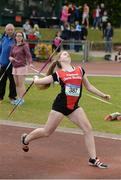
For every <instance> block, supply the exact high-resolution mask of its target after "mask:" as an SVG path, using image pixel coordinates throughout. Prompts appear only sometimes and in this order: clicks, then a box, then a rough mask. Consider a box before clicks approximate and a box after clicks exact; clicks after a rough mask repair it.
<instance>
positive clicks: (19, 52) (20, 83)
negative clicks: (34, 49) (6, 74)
mask: <svg viewBox="0 0 121 180" xmlns="http://www.w3.org/2000/svg"><path fill="white" fill-rule="evenodd" d="M9 59H10V61H11V62H12V65H13V70H12V74H13V76H14V80H15V84H16V91H17V96H18V99H16V100H15V101H14V102H13V104H14V105H16V104H18V102H19V105H22V104H23V103H24V99H23V98H22V96H23V94H24V92H25V90H26V89H25V84H24V83H25V82H24V81H25V76H26V75H27V74H28V65H30V66H32V56H31V53H30V49H29V45H28V43H27V42H25V41H24V36H23V33H22V32H19V31H18V32H16V35H15V44H14V46H13V47H12V48H11V52H10V57H9Z"/></svg>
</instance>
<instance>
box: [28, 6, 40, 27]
mask: <svg viewBox="0 0 121 180" xmlns="http://www.w3.org/2000/svg"><path fill="white" fill-rule="evenodd" d="M38 17H39V15H38V12H37V11H36V10H35V9H33V10H32V13H31V15H30V19H31V20H32V25H34V24H38V23H39V19H38Z"/></svg>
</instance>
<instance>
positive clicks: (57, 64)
mask: <svg viewBox="0 0 121 180" xmlns="http://www.w3.org/2000/svg"><path fill="white" fill-rule="evenodd" d="M59 56H60V53H59V54H58V55H56V56H55V57H54V58H53V60H52V63H51V64H50V67H49V68H48V70H47V73H46V76H49V75H51V74H53V72H54V70H55V68H56V67H58V68H60V69H61V68H62V66H61V64H60V62H59V61H58V59H59ZM37 87H38V88H39V89H40V90H41V89H47V88H49V87H50V83H49V84H43V85H37Z"/></svg>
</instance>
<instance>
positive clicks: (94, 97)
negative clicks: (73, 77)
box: [86, 94, 112, 105]
mask: <svg viewBox="0 0 121 180" xmlns="http://www.w3.org/2000/svg"><path fill="white" fill-rule="evenodd" d="M86 95H87V96H89V97H91V98H93V99H96V100H98V101H101V102H103V103H106V104H110V105H112V103H111V102H108V101H105V100H104V99H100V98H98V97H96V96H92V95H90V94H86Z"/></svg>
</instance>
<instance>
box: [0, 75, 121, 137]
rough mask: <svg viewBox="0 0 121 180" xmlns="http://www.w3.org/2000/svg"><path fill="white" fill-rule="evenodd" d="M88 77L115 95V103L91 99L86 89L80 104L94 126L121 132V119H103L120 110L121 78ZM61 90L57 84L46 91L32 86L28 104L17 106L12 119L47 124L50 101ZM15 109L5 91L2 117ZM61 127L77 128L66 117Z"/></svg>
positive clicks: (94, 127) (113, 99) (1, 108)
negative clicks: (110, 103) (118, 120)
mask: <svg viewBox="0 0 121 180" xmlns="http://www.w3.org/2000/svg"><path fill="white" fill-rule="evenodd" d="M89 80H90V81H91V82H92V84H93V85H95V86H96V87H97V88H98V89H100V90H102V91H104V92H105V93H108V94H110V95H111V96H112V100H111V102H112V104H113V105H107V104H105V103H102V102H100V101H97V100H95V99H92V98H90V97H88V96H87V95H86V93H87V92H86V91H85V89H83V96H82V98H81V100H80V103H79V104H80V105H81V106H82V107H83V108H84V110H85V112H86V113H87V116H88V118H89V119H90V122H91V124H92V126H93V129H94V130H96V131H101V132H110V133H115V134H121V121H120V122H117V121H115V122H106V121H104V117H105V115H107V114H109V113H112V112H116V111H119V112H121V108H120V106H121V91H120V90H121V79H120V78H113V77H89ZM59 90H60V87H59V86H58V85H55V86H54V88H53V87H50V88H49V89H47V90H44V91H39V90H38V89H37V88H36V87H34V86H33V87H32V88H31V89H30V91H29V92H28V93H27V94H26V96H25V104H24V105H23V106H20V107H18V108H17V109H16V111H15V112H14V113H13V114H12V116H11V117H10V118H9V120H12V121H17V122H28V123H35V124H45V123H46V121H47V117H48V113H49V111H50V110H51V104H52V102H53V100H54V98H55V96H56V95H57V93H58V92H59ZM117 106H119V107H117ZM12 108H13V106H12V105H10V103H9V101H8V98H7V92H6V97H5V100H4V102H3V103H2V104H0V119H7V117H8V114H9V113H10V111H11V110H12ZM60 126H62V127H69V128H75V127H76V126H75V125H73V123H71V122H70V121H69V120H68V119H67V118H64V120H63V121H62V123H61V124H60Z"/></svg>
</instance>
